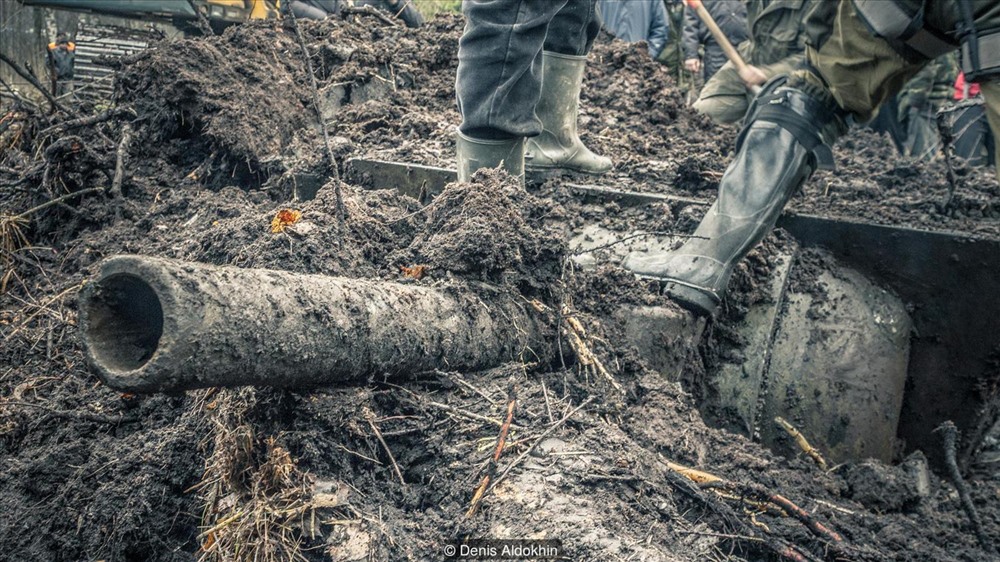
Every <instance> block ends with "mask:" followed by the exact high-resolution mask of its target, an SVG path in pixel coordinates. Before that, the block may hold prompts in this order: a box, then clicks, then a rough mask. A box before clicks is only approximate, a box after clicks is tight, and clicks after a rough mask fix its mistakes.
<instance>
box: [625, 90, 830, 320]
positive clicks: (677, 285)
mask: <svg viewBox="0 0 1000 562" xmlns="http://www.w3.org/2000/svg"><path fill="white" fill-rule="evenodd" d="M750 115H751V117H750V118H749V119H748V120H747V125H746V126H745V127H744V129H743V131H742V132H741V133H740V138H739V140H738V141H737V147H736V158H735V159H734V160H733V162H732V163H731V164H730V165H729V168H728V169H727V170H726V173H725V175H723V177H722V180H721V182H720V183H719V197H718V199H717V200H716V201H715V203H714V204H713V205H712V206H711V207H710V208H709V209H708V212H707V213H706V214H705V218H703V219H702V221H701V224H699V225H698V228H697V230H695V232H694V237H692V238H691V239H689V240H688V241H687V242H686V243H685V244H684V245H683V246H681V247H680V248H678V249H676V250H673V251H670V252H665V253H663V254H659V255H651V256H643V255H640V254H631V255H629V256H628V257H627V258H626V259H625V262H624V264H623V265H624V267H625V268H626V269H630V270H631V271H632V272H634V273H635V274H636V275H638V276H640V277H646V278H652V279H659V280H662V281H665V282H666V283H667V287H666V289H667V292H668V294H670V296H671V297H673V298H674V299H675V300H677V301H678V302H679V303H680V304H681V305H683V306H684V307H685V308H687V309H689V310H691V311H692V312H695V313H699V314H706V315H714V314H715V311H716V309H717V308H718V305H719V303H720V302H721V301H722V295H723V294H724V293H725V291H726V285H728V283H729V277H730V276H731V275H732V272H733V268H734V267H735V266H736V264H737V263H738V262H739V261H740V260H741V259H742V258H743V256H745V255H746V254H747V252H749V251H750V250H751V249H752V248H753V247H754V246H755V245H756V244H757V243H758V242H760V240H761V239H763V238H764V236H766V235H767V233H768V232H770V231H771V229H772V228H774V223H775V221H777V219H778V215H780V214H781V210H782V209H783V208H784V206H785V203H787V202H788V200H789V198H791V196H792V194H793V193H795V191H796V190H797V189H798V188H799V186H801V185H802V183H803V182H805V180H806V179H807V178H808V177H809V176H810V175H811V174H812V172H813V171H814V170H815V169H816V168H817V167H820V166H822V167H832V164H833V158H832V154H831V152H830V148H829V145H830V142H832V140H833V139H834V138H836V136H837V135H838V134H842V132H843V131H844V130H846V125H844V121H843V119H842V118H840V117H838V115H840V114H839V112H838V110H837V109H836V106H835V105H833V104H832V103H831V104H824V103H821V102H819V101H818V100H817V99H816V98H815V97H813V96H810V95H808V94H806V93H805V92H803V91H801V90H799V89H796V88H791V87H787V86H784V77H780V78H778V79H775V80H772V81H771V83H769V84H767V85H766V86H765V90H764V91H763V92H761V94H760V95H759V96H758V97H757V99H756V100H754V105H753V106H752V107H751V108H750Z"/></svg>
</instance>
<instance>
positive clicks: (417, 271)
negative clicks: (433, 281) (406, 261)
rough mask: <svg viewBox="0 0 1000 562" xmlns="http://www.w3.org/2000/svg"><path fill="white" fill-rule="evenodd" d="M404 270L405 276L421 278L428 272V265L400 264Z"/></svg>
mask: <svg viewBox="0 0 1000 562" xmlns="http://www.w3.org/2000/svg"><path fill="white" fill-rule="evenodd" d="M399 269H400V270H402V272H403V277H409V278H410V279H421V278H422V277H423V276H424V274H425V273H427V266H426V265H415V266H413V267H406V266H405V265H404V266H400V268H399Z"/></svg>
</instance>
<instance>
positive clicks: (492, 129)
mask: <svg viewBox="0 0 1000 562" xmlns="http://www.w3.org/2000/svg"><path fill="white" fill-rule="evenodd" d="M596 4H597V0H464V1H463V2H462V12H463V13H464V14H465V18H466V22H465V32H464V33H463V34H462V39H461V41H460V43H459V47H458V76H457V79H456V86H455V88H456V91H457V93H458V110H459V112H460V113H461V114H462V125H461V126H460V127H459V129H460V130H461V131H462V133H464V134H466V135H469V136H470V137H476V138H488V139H501V138H514V137H532V136H536V135H538V134H539V133H541V132H542V123H541V121H539V120H538V117H536V116H535V105H536V104H537V103H538V98H539V97H540V96H541V90H542V50H545V51H552V52H556V53H560V54H564V55H578V56H585V55H586V54H587V53H589V52H590V47H591V46H592V45H593V43H594V38H595V37H596V36H597V32H598V31H599V30H600V28H601V24H600V21H599V20H598V17H597V13H596Z"/></svg>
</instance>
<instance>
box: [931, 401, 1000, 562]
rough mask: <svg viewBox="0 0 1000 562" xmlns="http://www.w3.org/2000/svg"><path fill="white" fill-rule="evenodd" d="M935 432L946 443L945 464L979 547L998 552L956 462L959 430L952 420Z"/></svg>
mask: <svg viewBox="0 0 1000 562" xmlns="http://www.w3.org/2000/svg"><path fill="white" fill-rule="evenodd" d="M934 431H936V432H940V433H941V439H942V440H943V441H944V463H945V465H946V466H947V467H948V476H949V477H950V478H951V482H952V484H954V485H955V488H956V489H957V490H958V498H959V500H960V501H961V502H962V508H963V509H965V513H966V514H967V515H968V516H969V520H970V521H971V522H972V530H973V531H975V533H976V539H977V540H979V546H981V547H982V548H983V550H986V551H987V552H996V551H995V550H994V549H993V544H992V543H991V542H990V538H989V536H987V534H986V531H985V530H984V529H983V520H982V519H980V518H979V512H978V511H977V510H976V505H975V504H974V503H972V494H971V493H969V485H968V484H966V483H965V480H964V479H962V473H961V471H959V470H958V462H957V461H956V460H955V447H956V443H957V441H958V428H957V427H955V424H954V423H953V422H952V421H951V420H948V421H946V422H944V423H942V424H941V425H939V426H938V427H937V429H935V430H934Z"/></svg>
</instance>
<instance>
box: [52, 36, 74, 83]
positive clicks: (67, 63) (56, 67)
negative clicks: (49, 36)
mask: <svg viewBox="0 0 1000 562" xmlns="http://www.w3.org/2000/svg"><path fill="white" fill-rule="evenodd" d="M48 56H49V67H51V68H52V71H53V72H55V75H56V80H71V79H72V78H73V66H74V64H75V63H76V43H74V42H72V41H70V42H69V43H64V44H61V45H60V44H59V43H49V55H48Z"/></svg>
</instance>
